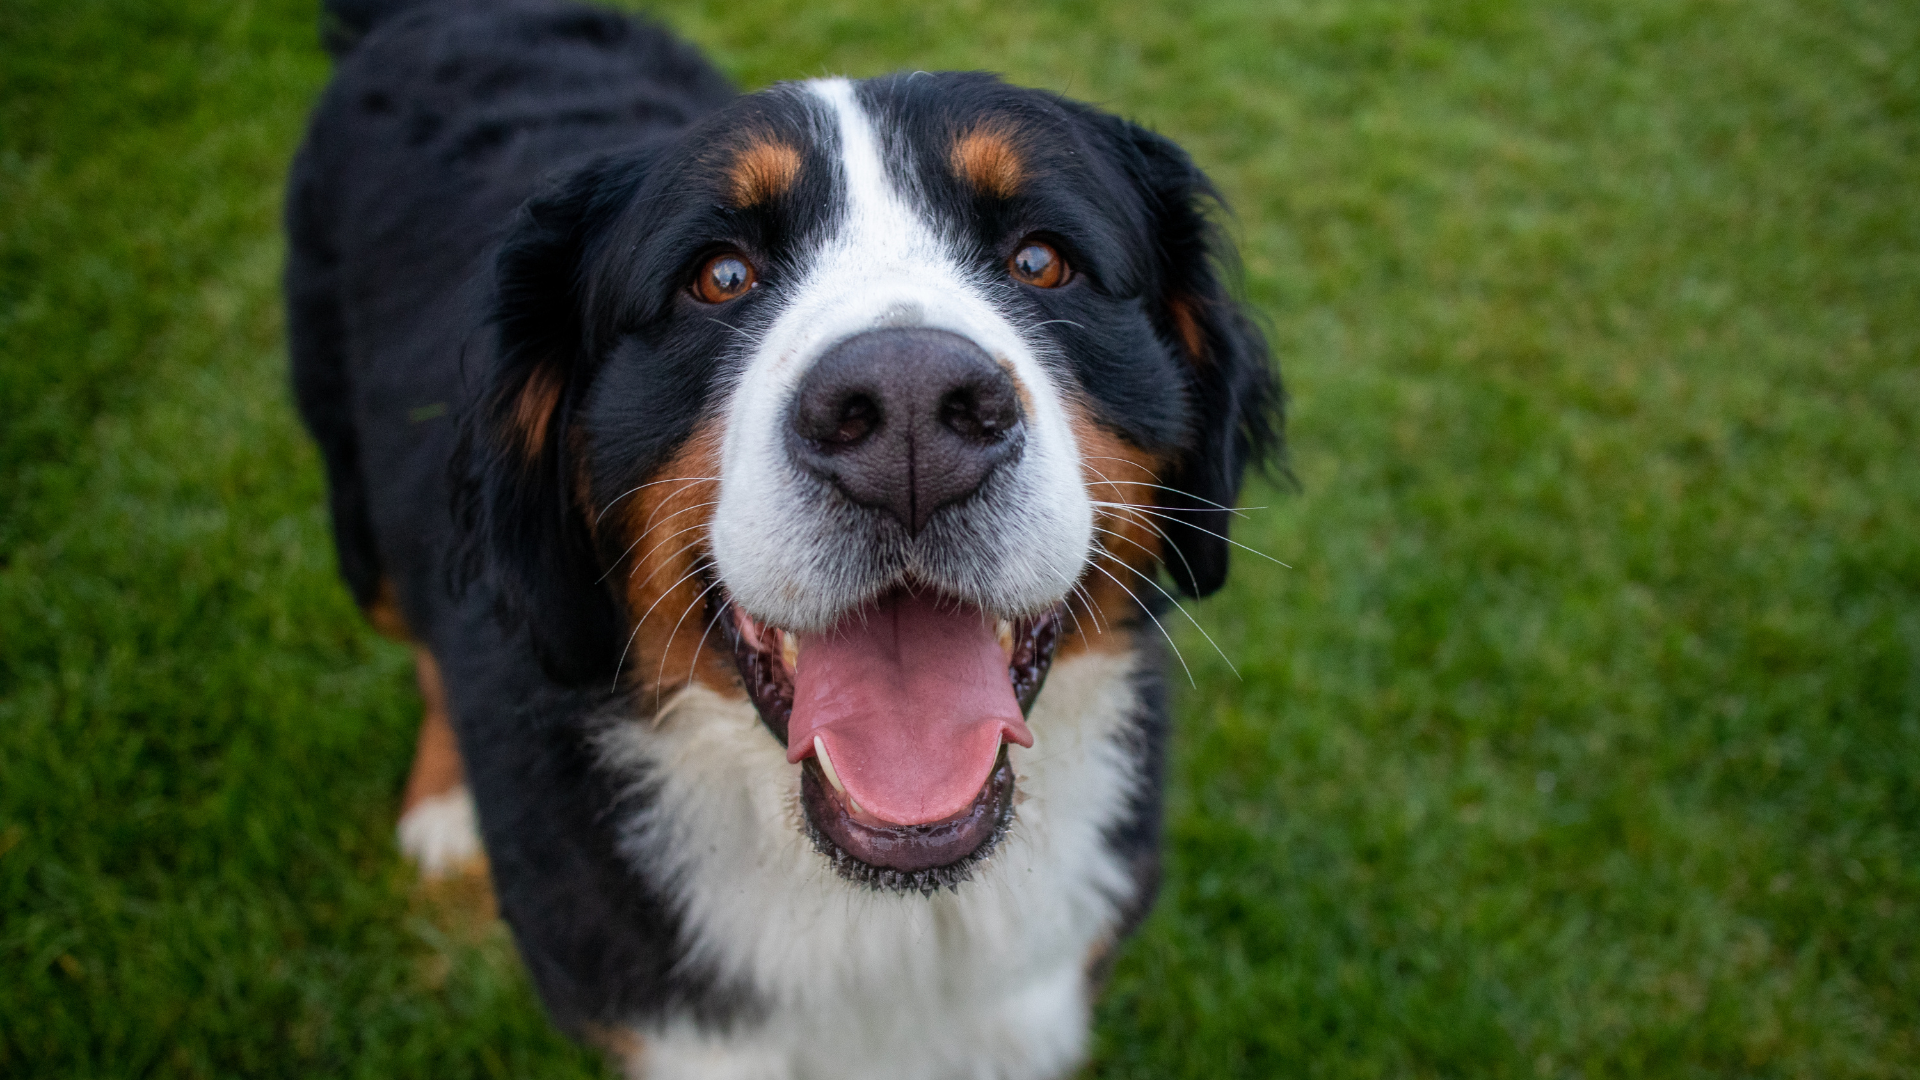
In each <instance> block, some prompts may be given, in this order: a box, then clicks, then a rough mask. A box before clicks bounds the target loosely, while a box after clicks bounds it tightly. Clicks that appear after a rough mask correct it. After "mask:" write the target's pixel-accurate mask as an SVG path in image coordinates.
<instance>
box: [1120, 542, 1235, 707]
mask: <svg viewBox="0 0 1920 1080" xmlns="http://www.w3.org/2000/svg"><path fill="white" fill-rule="evenodd" d="M1121 539H1122V540H1125V539H1126V537H1124V536H1123V537H1121ZM1134 546H1135V547H1138V546H1139V545H1138V544H1135V545H1134ZM1099 554H1101V555H1105V556H1106V557H1107V558H1109V559H1112V560H1113V561H1114V562H1117V563H1119V564H1120V565H1121V566H1125V567H1126V568H1127V569H1128V570H1131V571H1132V572H1133V574H1134V576H1136V577H1138V578H1139V579H1140V580H1141V581H1144V582H1146V583H1147V584H1149V585H1151V586H1153V589H1154V591H1155V592H1157V593H1159V594H1160V595H1161V596H1164V597H1166V598H1167V602H1168V603H1170V604H1172V605H1173V606H1174V607H1175V608H1176V609H1177V610H1178V611H1179V612H1180V614H1182V615H1185V616H1186V617H1187V621H1188V622H1190V623H1192V624H1193V628H1194V629H1195V630H1198V631H1200V636H1201V637H1203V638H1206V639H1207V644H1209V645H1211V646H1213V651H1214V652H1216V653H1219V654H1220V659H1221V660H1222V661H1224V662H1225V663H1226V665H1227V670H1228V671H1231V672H1233V677H1234V678H1236V679H1239V678H1240V677H1241V676H1240V669H1239V668H1237V667H1235V666H1234V664H1233V660H1232V659H1231V658H1229V657H1228V656H1227V651H1226V650H1225V649H1222V648H1221V647H1220V643H1219V642H1217V641H1215V640H1213V635H1212V634H1209V633H1207V628H1206V627H1204V626H1201V625H1200V620H1199V619H1196V618H1194V617H1193V612H1191V611H1188V610H1187V609H1186V608H1185V607H1184V606H1182V605H1181V603H1180V601H1178V600H1175V599H1174V598H1173V594H1172V593H1169V592H1168V591H1167V590H1166V589H1164V588H1161V586H1160V583H1159V582H1157V581H1155V580H1153V578H1152V577H1150V576H1148V575H1146V574H1143V573H1141V572H1140V571H1139V570H1138V569H1137V568H1135V567H1133V566H1130V565H1128V563H1127V561H1126V560H1125V559H1122V558H1120V557H1119V556H1117V555H1115V554H1114V553H1113V552H1111V551H1101V552H1099Z"/></svg>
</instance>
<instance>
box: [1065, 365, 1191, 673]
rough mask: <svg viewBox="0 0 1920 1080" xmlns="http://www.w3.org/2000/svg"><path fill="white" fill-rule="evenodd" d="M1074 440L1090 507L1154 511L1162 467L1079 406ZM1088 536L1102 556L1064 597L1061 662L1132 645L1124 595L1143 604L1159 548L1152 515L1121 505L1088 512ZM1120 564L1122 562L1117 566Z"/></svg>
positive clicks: (1075, 412) (1074, 408)
mask: <svg viewBox="0 0 1920 1080" xmlns="http://www.w3.org/2000/svg"><path fill="white" fill-rule="evenodd" d="M1069 410H1070V411H1071V413H1072V414H1073V420H1072V423H1073V437H1074V441H1075V442H1077V443H1078V444H1079V446H1080V471H1081V478H1082V480H1083V481H1084V482H1085V483H1086V485H1087V491H1088V494H1089V495H1091V496H1092V498H1093V499H1094V500H1095V501H1096V502H1101V503H1124V504H1129V505H1133V506H1138V507H1140V508H1141V509H1142V510H1154V509H1155V508H1156V502H1155V499H1154V493H1155V490H1156V489H1155V488H1154V487H1153V485H1155V484H1158V483H1160V482H1161V481H1160V479H1159V477H1160V475H1161V472H1162V470H1163V469H1164V468H1165V466H1166V463H1165V462H1164V461H1162V460H1161V459H1160V458H1158V457H1156V456H1155V455H1153V454H1149V453H1147V452H1146V451H1145V450H1142V449H1140V448H1139V447H1137V446H1134V445H1132V444H1130V443H1128V442H1127V441H1126V440H1124V439H1122V438H1120V436H1118V435H1116V434H1114V433H1113V431H1112V430H1110V429H1108V428H1107V427H1106V426H1105V425H1103V424H1101V423H1100V422H1099V421H1097V420H1096V419H1094V417H1093V413H1092V410H1091V409H1089V408H1088V407H1087V406H1086V405H1085V403H1082V402H1074V403H1071V404H1070V405H1069ZM1093 524H1094V528H1095V532H1094V534H1093V539H1094V542H1095V543H1096V544H1098V545H1099V548H1100V550H1102V551H1104V552H1105V554H1095V555H1094V557H1093V564H1092V565H1091V566H1089V567H1088V568H1087V571H1086V573H1084V574H1082V575H1081V577H1080V588H1079V589H1077V590H1076V591H1075V592H1074V594H1073V595H1071V596H1069V597H1068V601H1067V602H1068V610H1070V611H1071V612H1072V613H1073V617H1072V618H1070V619H1068V620H1067V629H1068V632H1067V635H1066V637H1065V639H1064V640H1063V641H1061V643H1060V653H1059V655H1060V657H1061V658H1062V659H1064V658H1066V657H1068V656H1073V655H1075V654H1077V653H1080V652H1101V653H1114V652H1121V651H1124V650H1126V649H1129V648H1131V647H1132V646H1133V641H1132V634H1131V633H1130V632H1129V630H1128V628H1127V626H1126V625H1125V624H1126V623H1127V621H1128V620H1129V619H1130V618H1131V617H1132V615H1133V612H1134V603H1133V600H1132V599H1131V598H1130V597H1128V595H1127V593H1128V592H1129V591H1131V592H1133V593H1134V594H1135V595H1138V596H1139V597H1140V598H1141V599H1145V598H1146V597H1147V596H1149V595H1150V594H1152V593H1153V591H1154V587H1153V586H1152V585H1149V584H1147V579H1148V578H1150V577H1151V576H1152V575H1153V573H1154V569H1155V567H1156V566H1157V565H1158V563H1159V561H1160V559H1161V557H1162V555H1163V553H1164V549H1163V547H1162V542H1161V539H1160V534H1159V532H1158V530H1157V529H1156V527H1155V526H1157V525H1158V521H1157V520H1156V519H1155V518H1154V517H1152V516H1151V515H1150V514H1144V513H1138V512H1131V511H1128V510H1127V509H1125V507H1114V506H1096V507H1094V515H1093ZM1123 564H1124V565H1123Z"/></svg>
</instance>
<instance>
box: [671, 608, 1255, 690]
mask: <svg viewBox="0 0 1920 1080" xmlns="http://www.w3.org/2000/svg"><path fill="white" fill-rule="evenodd" d="M726 613H727V609H726V608H725V607H722V608H721V609H720V610H718V611H716V612H714V613H713V618H711V619H708V620H707V628H706V629H705V630H703V631H701V632H700V641H699V643H698V644H696V645H694V647H693V659H692V660H691V661H689V662H688V664H687V685H689V686H691V685H693V671H694V669H695V668H697V667H699V666H700V650H702V649H704V648H706V647H707V635H708V634H711V633H713V628H714V627H715V626H718V625H719V624H720V617H721V616H722V615H725V614H726ZM1229 666H1231V665H1229Z"/></svg>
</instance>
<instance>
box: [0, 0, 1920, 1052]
mask: <svg viewBox="0 0 1920 1080" xmlns="http://www.w3.org/2000/svg"><path fill="white" fill-rule="evenodd" d="M654 10H656V11H657V13H658V14H659V15H660V16H661V17H662V18H664V19H665V20H666V21H667V22H668V23H670V24H671V25H673V26H674V27H676V28H678V29H679V30H680V31H682V32H683V33H685V34H687V35H689V36H690V37H692V38H693V39H694V40H696V41H698V42H700V43H701V44H702V45H704V46H706V47H707V48H708V49H710V50H711V51H712V53H713V55H714V56H715V58H716V60H717V61H718V62H719V63H720V65H721V66H722V67H723V68H725V69H726V70H728V71H729V72H730V73H732V74H733V75H734V76H735V77H736V78H738V79H739V80H740V81H741V82H742V83H743V84H744V85H746V86H749V87H755V86H760V85H764V84H765V83H767V82H769V81H772V80H775V79H782V78H793V77H801V76H807V75H813V74H820V73H826V72H844V73H850V74H855V75H864V74H873V73H878V72H883V71H887V70H892V69H896V68H903V67H904V68H915V67H918V68H940V67H985V68H992V69H996V70H1001V71H1004V72H1006V73H1007V74H1008V75H1009V76H1010V77H1012V78H1013V79H1015V80H1016V81H1019V82H1023V83H1027V84H1031V85H1037V86H1043V87H1048V88H1052V89H1056V90H1060V91H1063V92H1066V93H1068V94H1071V95H1073V96H1076V97H1080V98H1083V99H1086V100H1090V101H1094V102H1097V103H1099V104H1101V105H1103V106H1105V107H1107V108H1108V109H1111V110H1114V111H1117V112H1120V113H1123V114H1126V115H1129V116H1132V117H1135V118H1137V119H1140V120H1142V121H1144V122H1146V123H1148V124H1150V125H1152V126H1154V127H1156V128H1158V129H1160V130H1162V131H1165V132H1167V133H1169V134H1171V135H1173V136H1174V137H1176V138H1178V139H1179V140H1180V141H1181V142H1183V143H1184V144H1185V145H1186V146H1187V147H1188V148H1189V149H1190V150H1191V151H1192V152H1193V154H1194V155H1195V157H1196V158H1197V159H1198V160H1199V161H1200V162H1201V163H1202V164H1203V165H1204V166H1205V167H1206V168H1208V169H1209V170H1210V171H1211V172H1212V174H1213V175H1214V176H1215V177H1216V179H1217V180H1218V181H1219V182H1220V184H1221V186H1222V188H1223V189H1224V190H1225V191H1226V192H1227V194H1228V195H1229V197H1230V198H1231V200H1232V202H1233V204H1234V206H1235V207H1236V209H1237V211H1238V220H1237V224H1236V226H1235V228H1236V230H1237V232H1238V234H1239V236H1240V238H1241V240H1242V243H1243V249H1244V256H1245V262H1246V270H1247V288H1248V292H1249V294H1250V296H1251V297H1252V299H1253V300H1254V301H1255V303H1256V304H1257V305H1258V306H1259V308H1260V309H1261V310H1262V311H1263V312H1264V314H1265V316H1266V317H1267V318H1268V319H1269V320H1270V324H1271V328H1272V337H1273V341H1274V344H1275V347H1276V353H1277V354H1278V355H1279V357H1281V359H1282V361H1283V363H1284V365H1285V369H1286V373H1287V376H1288V378H1289V381H1290V384H1291V387H1292V389H1293V392H1294V394H1295V411H1294V422H1293V428H1292V441H1293V447H1294V458H1293V461H1294V467H1295V469H1296V470H1297V472H1298V475H1299V477H1300V480H1301V490H1300V491H1299V492H1297V493H1295V492H1289V491H1276V490H1272V489H1270V488H1256V489H1255V490H1253V491H1252V492H1250V494H1249V498H1248V502H1249V503H1250V504H1251V505H1264V506H1266V507H1268V509H1264V510H1259V511H1255V512H1253V513H1252V514H1251V515H1250V518H1251V519H1250V520H1249V521H1248V522H1246V523H1245V524H1244V526H1243V531H1242V534H1241V539H1244V540H1246V541H1247V542H1249V543H1252V544H1254V545H1256V546H1258V547H1260V548H1261V549H1263V550H1265V551H1268V552H1271V553H1272V554H1274V555H1275V556H1277V557H1279V558H1281V559H1284V560H1286V561H1287V562H1289V563H1291V564H1292V566H1293V569H1291V570H1286V569H1281V568H1279V567H1276V566H1273V565H1271V564H1267V563H1263V562H1261V561H1259V560H1255V559H1250V558H1246V559H1241V560H1240V561H1239V565H1238V567H1237V569H1236V572H1235V574H1236V581H1235V585H1234V586H1233V588H1232V589H1231V590H1230V591H1229V593H1228V594H1226V595H1225V596H1223V597H1222V598H1221V599H1218V600H1215V601H1211V602H1209V603H1208V604H1205V605H1202V606H1200V608H1199V609H1198V611H1197V614H1198V616H1199V618H1200V619H1201V620H1202V621H1204V622H1205V623H1206V624H1207V625H1208V627H1209V628H1210V629H1211V630H1212V632H1213V634H1214V636H1215V637H1216V638H1217V639H1219V641H1220V642H1221V644H1222V646H1223V647H1224V648H1225V650H1226V652H1227V653H1229V654H1230V655H1231V656H1232V657H1233V659H1234V661H1235V663H1236V664H1237V665H1238V667H1239V669H1240V673H1241V676H1242V677H1241V678H1238V679H1236V678H1235V677H1234V676H1233V674H1232V673H1231V672H1229V671H1228V669H1227V667H1226V665H1225V664H1224V663H1223V662H1222V660H1221V659H1220V658H1219V657H1218V656H1215V655H1214V654H1213V653H1212V652H1211V650H1209V649H1208V648H1207V646H1206V644H1205V643H1204V642H1203V641H1202V640H1201V639H1200V638H1199V636H1198V635H1197V634H1194V633H1192V632H1191V628H1189V631H1188V632H1187V633H1184V634H1181V635H1179V640H1180V644H1181V647H1182V649H1183V650H1184V652H1185V653H1186V655H1187V657H1188V660H1189V661H1190V662H1191V663H1192V665H1193V668H1194V671H1195V675H1196V682H1197V687H1196V688H1190V689H1188V690H1187V691H1186V692H1185V693H1184V695H1183V698H1182V706H1181V717H1180V719H1181V734H1180V738H1179V741H1178V744H1177V747H1176V755H1177V768H1176V774H1175V776H1176V779H1175V786H1174V790H1173V792H1172V802H1171V807H1170V820H1169V828H1170V842H1171V846H1170V852H1169V858H1170V861H1169V870H1170V876H1169V880H1168V884H1167V889H1166V892H1165V894H1164V896H1163V899H1162V901H1161V903H1160V906H1159V909H1158V911H1157V913H1156V914H1155V915H1154V917H1153V919H1152V921H1151V922H1150V923H1149V924H1148V925H1147V927H1146V929H1145V930H1144V932H1143V933H1142V934H1141V935H1140V936H1139V937H1137V938H1136V939H1134V940H1133V942H1132V943H1131V944H1130V945H1129V946H1128V948H1127V949H1126V951H1125V953H1124V955H1123V957H1122V959H1121V962H1120V965H1119V968H1118V971H1117V973H1116V976H1115V979H1114V982H1113V986H1112V989H1111V991H1110V993H1109V994H1108V996H1107V998H1106V999H1105V1001H1104V1003H1103V1004H1102V1006H1101V1008H1100V1013H1099V1027H1098V1032H1097V1036H1096V1046H1097V1056H1096V1062H1095V1072H1096V1073H1097V1074H1098V1075H1102V1076H1109V1077H1142V1078H1144V1077H1155V1078H1158V1077H1193V1078H1201V1077H1206V1078H1218V1077H1277V1076H1315V1077H1382V1076H1419V1077H1426V1076H1435V1077H1437V1076H1485V1077H1568V1076H1589V1077H1629V1076H1660V1077H1695V1076H1753V1077H1786V1076H1795V1077H1912V1076H1915V1075H1920V784H1917V783H1916V772H1917V771H1920V468H1917V467H1916V456H1915V451H1914V437H1915V419H1916V416H1917V415H1920V362H1917V361H1920V8H1916V7H1915V6H1914V5H1912V4H1911V3H1904V2H1897V0H1896V2H1877V0H1847V2H1836V0H1827V2H1814V0H1619V2H1598V0H1593V2H1582V0H1556V2H1551V3H1538V4H1529V3H1520V2H1509V0H1262V2H1247V0H1222V2H1218V3H1197V2H1161V3H1149V2H1145V0H1123V2H1113V3H1092V2H1068V3H1043V2H1028V3H1021V4H1006V5H1000V4H989V3H984V2H950V3H914V4H908V3H892V4H889V3H880V2H875V0H767V2H762V3H758V4H754V5H740V4H719V3H711V2H686V3H662V4H660V5H658V6H657V7H656V8H655V9H654ZM314 26H315V12H314V6H313V3H312V0H254V2H219V3H216V2H211V0H209V2H201V3H193V4H187V3H179V2H170V3H161V2H157V0H141V2H135V0H7V2H6V3H5V4H3V5H0V253H3V254H0V500H3V501H0V1073H4V1074H6V1075H13V1076H26V1075H36V1076H52V1075H60V1076H101V1077H106V1076H166V1077H175V1076H182V1077H184V1076H214V1075H226V1076H232V1075H242V1076H277V1075H327V1076H382V1077H384V1076H425V1075H430V1074H431V1075H460V1076H465V1075H488V1076H521V1075H534V1074H539V1075H579V1076H587V1075H596V1074H599V1073H600V1070H601V1066H600V1065H599V1063H598V1062H597V1061H596V1060H595V1059H594V1058H592V1057H591V1056H589V1055H587V1054H584V1053H582V1052H580V1051H578V1050H575V1049H573V1048H572V1047H570V1046H569V1045H568V1044H566V1043H565V1042H564V1041H563V1040H561V1039H560V1038H558V1037H557V1036H555V1035H553V1034H552V1033H550V1032H549V1031H548V1030H547V1028H546V1026H545V1023H544V1020H543V1019H542V1018H541V1016H540V1014H539V1012H538V1008H537V1005H536V1003H535V1002H534V1000H533V998H532V997H531V995H530V992H529V990H528V989H527V987H526V984H525V981H524V978H523V976H522V975H521V973H520V972H519V970H518V967H517V963H516V961H515V960H514V959H513V955H512V948H511V945H510V943H509V942H508V941H507V940H506V939H505V937H504V935H503V934H502V933H501V932H500V931H499V930H498V928H497V927H493V926H489V925H486V924H484V923H475V922H472V921H471V920H467V921H463V920H461V919H459V918H456V917H451V916H449V915H448V913H447V911H446V910H444V909H441V908H437V907H435V906H434V905H433V904H431V903H429V902H426V901H423V900H422V899H421V898H420V897H419V896H417V895H415V894H414V893H413V891H412V890H411V887H410V875H409V873H408V871H407V869H406V868H405V866H404V865H402V864H401V863H400V862H399V860H398V858H397V856H396V855H395V853H394V851H393V846H392V841H391V828H392V823H393V818H394V813H395V807H396V802H397V794H398V791H399V786H400V783H401V780H402V777H403V774H404V770H405V768H406V764H407V760H408V756H409V753H410V750H411V738H412V734H413V725H414V723H415V720H416V717H417V705H416V703H415V701H414V699H413V695H412V691H411V685H410V684H411V680H410V675H409V668H408V663H407V659H406V657H405V655H404V654H403V653H402V652H401V651H400V650H398V649H396V648H394V647H392V646H389V645H386V644H383V643H381V642H379V641H377V640H376V639H375V638H374V637H373V636H372V635H371V634H370V632H369V631H368V630H366V628H365V627H364V626H363V625H362V624H361V623H360V622H359V621H358V618H357V615H356V614H355V612H354V610H353V609H352V606H351V604H350V603H349V602H348V600H347V598H346V596H345V593H344V591H343V590H342V588H341V587H340V586H339V585H338V584H337V583H336V581H335V578H334V576H333V568H332V560H333V556H332V552H331V550H330V548H329V544H328V540H327V532H326V527H325V520H324V517H323V511H322V507H321V500H322V488H321V482H320V477H319V471H318V466H317V461H316V458H315V455H314V453H313V451H312V449H311V448H310V447H309V446H308V444H307V443H306V441H305V440H304V438H303V437H302V435H301V434H300V432H299V430H298V428H297V425H296V423H295V420H294V417H293V413H292V410H291V408H290V407H289V403H288V395H287V392H286V390H285V388H284V382H285V354H284V349H283V347H282V343H281V339H280V335H281V315H280V310H279V303H278V295H277V282H276V278H277V273H278V268H279V263H280V259H281V250H282V249H281V243H280V239H279V236H278V231H277V212H278V209H277V208H278V203H279V198H280V184H281V181H282V177H283V174H284V169H285V165H286V161H287V158H288V155H289V154H290V152H291V150H292V148H293V146H294V144H295V141H296V140H297V138H298V136H299V131H300V128H301V124H302V122H303V117H304V113H305V110H306V108H307V107H308V106H309V104H310V103H311V101H312V100H313V98H314V96H315V95H316V94H317V92H318V90H319V88H320V87H321V85H322V84H323V82H324V80H325V78H326V72H327V66H326V62H325V59H324V57H323V56H322V55H321V54H320V52H319V50H318V49H317V47H316V46H315V33H314Z"/></svg>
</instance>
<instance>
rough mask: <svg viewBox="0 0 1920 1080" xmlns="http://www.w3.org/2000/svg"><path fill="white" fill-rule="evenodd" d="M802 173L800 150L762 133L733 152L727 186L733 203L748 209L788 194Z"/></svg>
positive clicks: (728, 170)
mask: <svg viewBox="0 0 1920 1080" xmlns="http://www.w3.org/2000/svg"><path fill="white" fill-rule="evenodd" d="M799 176H800V151H798V150H795V149H794V148H793V147H791V146H789V145H787V144H786V143H784V142H780V141H779V140H777V139H774V138H772V137H770V136H762V137H760V138H756V139H755V140H754V141H752V142H750V143H748V144H747V146H746V148H745V149H743V150H741V151H740V152H739V153H738V154H735V155H734V158H733V164H732V165H731V166H730V167H729V168H728V169H727V188H728V192H729V193H730V194H731V195H732V196H733V205H734V206H736V207H739V208H741V209H745V208H747V207H749V206H758V205H760V204H761V203H763V202H766V201H767V200H769V199H772V198H775V197H777V196H779V195H782V194H785V193H786V191H787V189H788V188H790V187H792V186H793V182H794V180H795V179H797V178H798V177H799Z"/></svg>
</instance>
